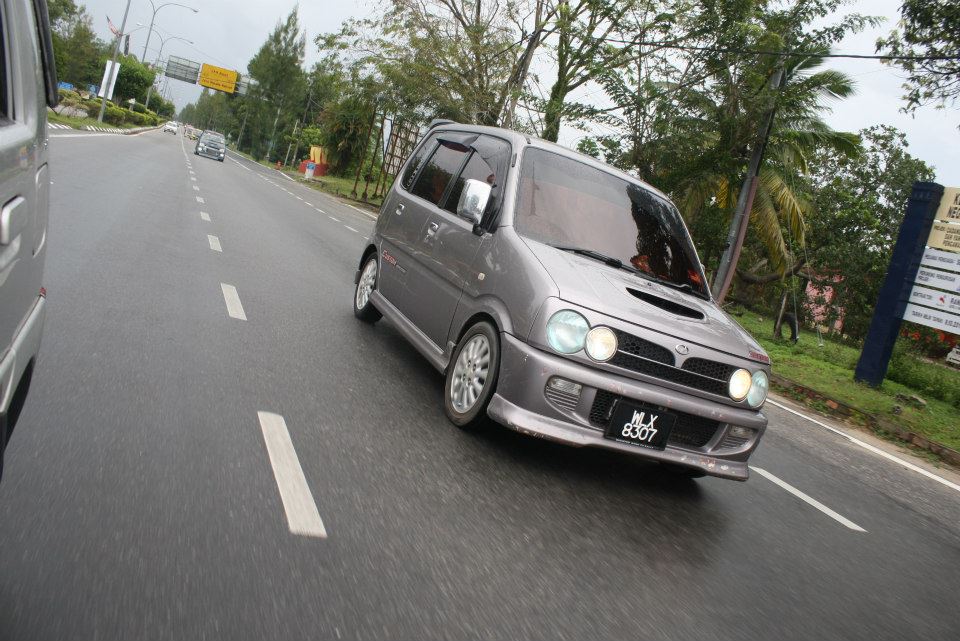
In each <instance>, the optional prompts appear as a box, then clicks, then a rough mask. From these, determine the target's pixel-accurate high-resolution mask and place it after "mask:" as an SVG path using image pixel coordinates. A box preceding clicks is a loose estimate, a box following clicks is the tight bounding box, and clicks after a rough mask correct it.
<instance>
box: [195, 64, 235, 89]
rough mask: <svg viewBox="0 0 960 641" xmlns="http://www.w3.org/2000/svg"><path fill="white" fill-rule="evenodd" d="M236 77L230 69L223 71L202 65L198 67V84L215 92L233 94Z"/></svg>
mask: <svg viewBox="0 0 960 641" xmlns="http://www.w3.org/2000/svg"><path fill="white" fill-rule="evenodd" d="M237 75H238V74H237V72H236V71H233V70H232V69H224V68H223V67H215V66H214V65H208V64H206V63H204V64H203V66H201V67H200V81H199V84H200V85H201V86H203V87H210V88H211V89H216V90H217V91H224V92H226V93H233V92H234V90H235V89H236V87H237Z"/></svg>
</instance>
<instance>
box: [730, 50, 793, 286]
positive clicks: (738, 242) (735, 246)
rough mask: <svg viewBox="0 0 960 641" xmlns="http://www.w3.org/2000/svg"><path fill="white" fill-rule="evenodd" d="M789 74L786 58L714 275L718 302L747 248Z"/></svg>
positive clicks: (772, 83) (777, 73)
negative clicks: (764, 164)
mask: <svg viewBox="0 0 960 641" xmlns="http://www.w3.org/2000/svg"><path fill="white" fill-rule="evenodd" d="M786 80H787V74H786V71H785V70H784V61H783V60H782V59H781V60H780V64H779V65H778V66H777V70H776V71H775V72H774V74H773V76H771V77H770V81H769V83H768V85H769V86H770V87H771V88H773V89H774V94H773V104H772V105H771V106H770V109H769V110H768V111H767V113H766V116H764V124H763V132H762V135H761V137H760V139H759V140H758V141H757V144H756V146H754V148H753V154H752V155H751V157H750V165H749V166H748V168H747V175H746V177H745V178H744V180H743V185H741V187H740V195H739V196H738V197H737V208H736V209H735V210H734V212H733V219H732V220H731V221H730V230H729V232H728V233H727V247H726V249H724V251H723V256H722V257H721V258H720V265H719V266H718V267H717V273H716V275H715V276H714V278H713V296H714V298H715V299H716V300H717V304H718V305H722V304H723V300H724V298H726V296H727V292H728V291H729V290H730V283H732V282H733V275H734V274H735V273H736V271H737V262H738V261H739V260H740V251H741V250H742V249H743V241H744V239H745V238H746V236H747V226H748V225H749V223H750V210H751V209H753V198H754V196H756V194H757V183H758V181H759V179H760V163H761V162H763V153H764V151H766V148H767V142H768V141H769V139H770V130H771V129H772V128H773V117H774V115H775V113H776V111H777V102H776V101H777V97H778V96H779V93H780V90H781V89H783V86H784V84H786Z"/></svg>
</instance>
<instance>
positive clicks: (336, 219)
mask: <svg viewBox="0 0 960 641" xmlns="http://www.w3.org/2000/svg"><path fill="white" fill-rule="evenodd" d="M327 218H329V219H330V220H332V221H334V222H337V223H339V222H340V219H339V218H334V217H333V216H330V215H329V214H328V215H327Z"/></svg>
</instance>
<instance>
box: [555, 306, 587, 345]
mask: <svg viewBox="0 0 960 641" xmlns="http://www.w3.org/2000/svg"><path fill="white" fill-rule="evenodd" d="M588 331H590V324H589V323H587V319H586V318H584V317H583V316H581V315H580V314H578V313H577V312H575V311H572V310H569V309H565V310H563V311H559V312H557V313H556V314H554V315H553V316H551V317H550V320H548V321H547V342H548V343H550V347H552V348H553V349H554V350H556V351H558V352H560V353H561V354H573V353H575V352H579V351H580V350H581V349H583V344H584V341H586V338H587V332H588Z"/></svg>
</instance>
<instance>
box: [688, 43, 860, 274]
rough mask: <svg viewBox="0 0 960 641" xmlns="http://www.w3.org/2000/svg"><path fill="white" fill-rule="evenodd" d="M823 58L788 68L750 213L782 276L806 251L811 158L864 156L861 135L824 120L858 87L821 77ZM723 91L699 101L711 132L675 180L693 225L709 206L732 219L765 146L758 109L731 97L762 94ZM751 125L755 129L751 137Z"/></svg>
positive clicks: (793, 62)
mask: <svg viewBox="0 0 960 641" xmlns="http://www.w3.org/2000/svg"><path fill="white" fill-rule="evenodd" d="M823 60H824V59H823V58H822V56H818V55H816V54H812V55H811V56H809V57H805V58H793V59H790V60H788V61H787V62H786V69H785V72H786V83H785V84H784V86H783V88H782V89H780V90H779V92H777V94H776V95H775V96H774V98H773V99H774V100H775V106H776V115H775V119H774V125H773V128H772V130H771V134H770V138H769V141H768V143H767V148H766V154H765V158H764V161H763V164H762V165H761V169H760V176H759V178H760V180H759V184H758V187H757V193H756V196H755V198H754V201H753V207H752V209H751V211H750V224H751V227H752V229H753V231H754V233H755V234H756V235H757V237H758V238H759V239H760V241H761V242H762V243H763V245H764V247H765V249H766V253H767V258H768V259H769V262H770V264H771V266H772V267H773V268H774V269H775V270H776V271H778V272H780V273H781V274H783V273H785V272H786V270H787V269H788V268H789V267H790V266H791V265H792V264H793V263H794V262H795V258H794V256H793V252H792V251H791V248H790V247H791V246H796V247H803V246H804V242H805V235H806V222H805V220H806V217H807V215H808V214H809V213H810V208H811V206H812V205H811V201H810V200H809V199H808V198H807V197H806V192H807V190H808V185H807V184H806V181H805V178H806V177H808V176H809V169H810V168H809V165H808V162H809V159H810V157H811V156H812V155H813V153H815V152H816V151H817V150H820V149H831V150H834V151H837V152H839V153H842V154H848V155H856V154H858V153H859V152H860V139H859V136H857V135H856V134H853V133H847V132H841V131H836V130H834V129H832V128H830V126H829V125H827V124H826V123H825V122H824V121H823V120H822V118H821V115H822V114H823V113H824V112H825V111H827V110H828V106H827V104H826V101H827V100H831V99H834V100H835V99H843V98H846V97H848V96H850V95H852V94H853V93H854V84H853V81H852V80H851V79H850V78H849V77H848V76H847V75H846V74H844V73H842V72H839V71H835V70H829V69H828V70H820V71H816V68H817V67H819V66H820V65H821V64H822V63H823ZM718 89H720V91H719V92H716V93H712V94H705V93H700V94H699V96H698V102H699V104H700V107H701V108H702V109H704V112H705V115H706V116H707V118H705V121H706V122H707V123H710V124H711V125H712V126H711V127H707V128H705V129H703V130H702V131H701V132H700V133H701V135H700V138H699V140H698V143H699V145H700V149H701V154H700V157H699V158H697V159H695V160H694V162H693V163H692V167H691V166H688V167H686V168H680V171H679V172H678V173H681V175H680V176H678V177H676V178H675V180H674V181H673V182H674V187H673V189H672V192H673V194H674V195H675V197H676V199H677V202H678V203H679V205H680V208H681V210H682V212H683V214H684V216H685V217H687V218H688V219H691V218H693V217H695V216H697V215H698V214H699V213H700V212H701V210H702V209H703V208H704V207H705V206H709V205H713V206H716V207H719V208H720V209H722V210H724V211H726V212H729V213H731V214H732V212H733V209H734V207H735V205H736V197H737V191H738V189H739V186H740V182H741V181H742V179H743V178H742V174H743V168H744V167H745V166H746V158H747V154H748V153H749V152H750V151H752V149H753V146H754V145H755V144H757V143H758V141H757V140H756V136H757V132H756V129H757V127H756V125H755V123H756V122H757V121H758V118H757V109H751V108H748V107H747V106H746V105H743V107H744V108H742V109H737V110H732V109H731V104H730V102H731V99H730V98H731V96H736V97H740V96H755V95H756V92H751V91H749V90H748V91H744V87H742V86H736V85H732V84H731V85H729V86H726V87H718ZM712 96H720V97H721V98H722V99H721V100H716V99H711V98H712ZM731 114H732V115H731ZM750 125H754V126H753V128H752V129H753V130H752V131H751V127H750ZM691 170H692V171H691ZM785 229H786V230H787V233H788V234H789V235H790V237H791V239H790V241H789V242H788V240H787V239H786V238H785V237H784V230H785Z"/></svg>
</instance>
